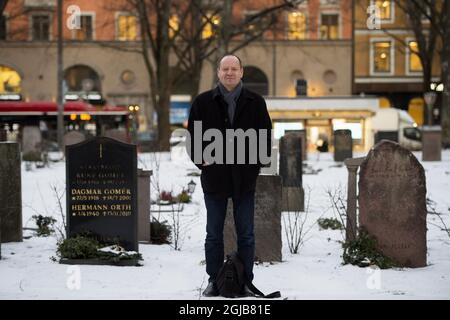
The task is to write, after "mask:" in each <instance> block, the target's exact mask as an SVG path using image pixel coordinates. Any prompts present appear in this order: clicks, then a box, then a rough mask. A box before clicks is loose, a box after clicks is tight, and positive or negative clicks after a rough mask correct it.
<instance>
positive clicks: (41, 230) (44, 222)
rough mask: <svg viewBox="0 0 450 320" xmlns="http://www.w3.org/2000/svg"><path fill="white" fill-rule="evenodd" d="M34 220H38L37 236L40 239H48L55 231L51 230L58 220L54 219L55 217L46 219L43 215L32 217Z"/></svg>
mask: <svg viewBox="0 0 450 320" xmlns="http://www.w3.org/2000/svg"><path fill="white" fill-rule="evenodd" d="M32 218H33V219H34V220H36V225H37V227H38V230H37V235H38V236H39V237H41V236H42V237H46V236H49V235H50V234H51V233H53V232H54V231H55V230H53V228H51V227H52V226H53V225H54V224H55V222H56V219H54V218H53V217H44V216H42V215H38V216H36V215H34V216H32Z"/></svg>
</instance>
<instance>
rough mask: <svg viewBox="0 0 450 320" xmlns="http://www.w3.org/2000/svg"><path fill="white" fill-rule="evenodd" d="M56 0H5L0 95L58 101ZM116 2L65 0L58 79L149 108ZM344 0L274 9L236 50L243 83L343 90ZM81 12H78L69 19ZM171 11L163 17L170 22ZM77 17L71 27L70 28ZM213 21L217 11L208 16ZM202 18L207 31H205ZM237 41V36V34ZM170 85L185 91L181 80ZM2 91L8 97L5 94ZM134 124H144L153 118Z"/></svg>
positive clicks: (274, 89) (312, 91) (128, 20)
mask: <svg viewBox="0 0 450 320" xmlns="http://www.w3.org/2000/svg"><path fill="white" fill-rule="evenodd" d="M56 3H57V1H56V0H10V1H9V2H8V5H7V7H6V9H5V11H4V13H3V16H2V18H1V21H0V46H1V50H0V78H1V82H0V96H3V97H4V99H8V98H11V97H15V96H16V97H19V99H22V100H24V101H55V100H56V96H57V78H56V76H57V64H56V62H57V44H56V39H57V17H56ZM277 3H280V1H277V0H261V1H238V2H236V4H235V5H234V7H233V17H232V19H234V20H236V21H241V20H243V19H245V18H246V17H247V16H248V15H251V14H254V13H255V12H258V11H260V10H262V9H264V8H266V7H268V6H271V5H276V4H277ZM124 8H125V7H124V6H123V3H122V2H121V1H114V2H111V1H88V0H74V1H71V2H70V3H69V2H66V1H65V2H64V7H63V13H64V16H63V22H64V28H63V35H64V55H63V57H64V58H63V63H64V66H63V68H64V78H65V93H66V98H67V99H75V98H77V97H82V98H85V99H87V100H89V101H90V102H92V103H94V104H100V105H101V104H104V103H107V104H109V105H139V106H140V107H141V108H140V110H143V109H150V110H152V109H153V107H152V105H151V100H150V95H149V93H150V82H149V75H148V73H147V72H146V68H145V64H144V60H143V58H142V55H141V54H140V53H138V52H137V49H139V48H140V46H141V43H140V27H139V21H138V18H137V15H136V12H133V11H132V10H130V11H129V10H126V9H124ZM351 8H352V6H351V1H350V0H341V1H337V0H309V1H303V2H301V3H300V4H298V5H297V6H295V7H292V8H288V9H285V10H282V11H280V12H279V13H278V23H277V25H276V27H274V28H273V29H272V30H268V31H267V32H265V33H264V36H263V37H262V38H261V39H260V40H257V41H254V42H252V43H251V44H250V45H248V46H246V47H244V48H243V49H241V50H239V51H237V52H236V54H237V55H239V56H240V57H241V58H242V60H243V63H244V66H245V70H244V82H245V83H246V85H248V86H249V87H251V88H252V89H254V90H256V91H258V92H260V93H261V94H263V95H266V96H286V97H295V96H298V95H305V96H309V97H322V96H336V95H338V96H342V95H350V94H351V87H352V73H351V70H352V61H351V53H352V41H351V37H352V29H351V28H352V23H351ZM77 15H79V16H80V19H79V20H75V17H76V16H77ZM177 19H178V18H177V16H176V13H174V14H173V15H172V16H171V18H170V21H169V23H170V24H172V25H171V26H173V29H176V28H177ZM76 21H78V22H79V27H80V28H78V29H73V28H69V27H70V25H71V24H72V25H73V24H75V23H76ZM211 21H212V23H214V24H216V23H220V18H217V19H216V18H214V17H212V18H211ZM212 32H213V28H212V25H210V24H206V25H205V28H204V30H203V33H204V36H205V37H208V36H211V33H212ZM236 41H239V40H236ZM215 74H216V71H215V62H212V63H204V65H203V70H202V76H201V82H200V91H205V90H208V89H210V88H211V87H212V86H213V85H214V83H215ZM174 93H176V94H186V92H183V89H182V88H175V90H174ZM5 97H6V98H5ZM139 119H140V126H139V128H140V130H150V129H152V128H153V127H154V126H155V125H156V121H157V120H156V119H150V123H145V120H143V117H140V118H139Z"/></svg>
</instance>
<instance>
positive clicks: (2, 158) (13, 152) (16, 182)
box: [0, 142, 22, 242]
mask: <svg viewBox="0 0 450 320" xmlns="http://www.w3.org/2000/svg"><path fill="white" fill-rule="evenodd" d="M0 217H1V229H2V230H1V238H0V239H1V242H17V241H22V187H21V160H20V147H19V144H18V143H15V142H0Z"/></svg>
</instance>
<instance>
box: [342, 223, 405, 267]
mask: <svg viewBox="0 0 450 320" xmlns="http://www.w3.org/2000/svg"><path fill="white" fill-rule="evenodd" d="M376 245H377V240H376V239H375V238H374V237H372V236H371V235H369V234H368V233H367V231H366V230H365V229H363V228H360V229H359V232H358V235H357V237H356V239H355V240H353V241H348V242H345V243H344V244H343V245H342V247H343V249H344V253H343V255H342V258H343V260H344V264H352V265H356V266H359V267H368V266H371V265H376V266H378V267H379V268H380V269H388V268H392V267H395V266H396V263H395V261H393V260H392V259H390V258H388V257H386V256H384V255H383V254H381V253H380V252H379V251H378V250H377V249H376Z"/></svg>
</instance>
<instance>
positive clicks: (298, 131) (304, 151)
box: [285, 129, 308, 161]
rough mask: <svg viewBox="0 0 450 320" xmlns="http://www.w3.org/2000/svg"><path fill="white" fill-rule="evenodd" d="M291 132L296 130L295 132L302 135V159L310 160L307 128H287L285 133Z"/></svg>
mask: <svg viewBox="0 0 450 320" xmlns="http://www.w3.org/2000/svg"><path fill="white" fill-rule="evenodd" d="M289 132H294V133H298V134H299V136H300V139H301V140H302V160H303V161H306V160H308V159H307V157H308V154H307V149H306V130H305V129H300V130H286V131H285V133H289Z"/></svg>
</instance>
